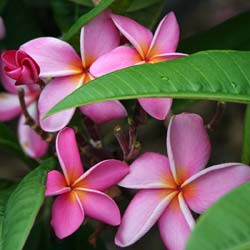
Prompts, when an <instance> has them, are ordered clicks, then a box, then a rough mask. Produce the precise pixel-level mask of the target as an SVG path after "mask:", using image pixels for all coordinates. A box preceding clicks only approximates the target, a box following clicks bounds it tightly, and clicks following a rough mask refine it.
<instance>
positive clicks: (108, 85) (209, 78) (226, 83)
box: [47, 51, 250, 115]
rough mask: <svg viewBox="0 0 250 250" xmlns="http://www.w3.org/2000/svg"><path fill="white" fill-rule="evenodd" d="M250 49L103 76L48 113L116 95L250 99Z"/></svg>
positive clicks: (194, 57) (199, 55)
mask: <svg viewBox="0 0 250 250" xmlns="http://www.w3.org/2000/svg"><path fill="white" fill-rule="evenodd" d="M249 86H250V52H237V51H204V52H200V53H197V54H194V55H191V56H188V57H185V58H181V59H178V60H172V61H167V62H162V63H158V64H144V65H138V66H134V67H130V68H126V69H123V70H120V71H116V72H114V73H111V74H108V75H105V76H102V77H100V78H98V79H96V80H93V81H91V82H90V83H89V84H87V85H84V86H82V87H81V88H79V89H77V90H76V91H75V92H73V93H72V94H71V95H69V96H68V97H66V98H65V99H64V100H62V101H61V102H60V103H59V104H57V105H56V106H55V107H53V108H52V109H51V110H50V111H49V112H48V113H47V115H51V114H54V113H56V112H59V111H61V110H65V109H69V108H72V107H79V106H82V105H86V104H90V103H95V102H100V101H106V100H115V99H133V98H139V97H173V98H184V99H199V100H203V99H206V100H218V101H231V102H246V103H247V102H250V87H249Z"/></svg>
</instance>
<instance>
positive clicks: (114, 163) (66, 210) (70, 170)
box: [46, 128, 129, 239]
mask: <svg viewBox="0 0 250 250" xmlns="http://www.w3.org/2000/svg"><path fill="white" fill-rule="evenodd" d="M56 151H57V155H58V158H59V162H60V165H61V168H62V171H63V174H62V173H61V172H59V171H57V170H53V171H50V172H49V173H48V177H47V184H46V195H47V196H51V195H58V197H57V198H56V200H55V202H54V203H53V207H52V219H51V225H52V227H53V228H54V230H55V233H56V235H57V237H58V238H60V239H62V238H65V237H67V236H68V235H70V234H72V233H73V232H75V231H76V230H77V229H78V228H79V227H80V225H81V224H82V222H83V220H84V217H85V216H89V217H92V218H94V219H97V220H99V221H102V222H104V223H106V224H110V225H113V226H117V225H119V224H120V211H119V208H118V207H117V205H116V203H115V202H114V201H113V200H112V199H111V198H110V197H109V196H108V195H106V194H105V193H103V191H105V190H107V189H108V188H110V187H112V186H113V185H115V184H117V183H118V182H119V181H121V179H122V178H124V176H125V175H127V174H128V172H129V167H128V165H127V164H126V163H124V162H121V161H118V160H104V161H102V162H99V163H98V164H96V165H95V166H93V167H92V168H91V169H89V170H88V171H87V172H85V173H84V171H83V166H82V163H81V159H80V154H79V151H78V148H77V143H76V138H75V134H74V130H73V129H71V128H64V129H63V130H61V131H60V132H59V133H58V135H57V140H56Z"/></svg>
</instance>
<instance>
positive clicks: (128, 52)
mask: <svg viewBox="0 0 250 250" xmlns="http://www.w3.org/2000/svg"><path fill="white" fill-rule="evenodd" d="M111 17H112V20H113V22H114V23H115V25H116V27H117V28H118V29H119V30H120V32H121V33H122V35H124V36H125V37H126V38H127V39H128V41H129V42H130V43H131V44H132V45H133V46H134V48H130V47H128V46H120V47H118V48H115V49H114V50H112V51H111V52H110V53H108V54H106V55H103V56H102V57H100V58H99V59H98V60H97V61H96V62H95V63H94V64H93V65H92V67H91V69H90V72H91V73H92V74H94V75H96V76H100V75H103V74H106V73H109V72H111V71H114V70H118V69H122V68H125V67H128V66H132V65H136V64H142V63H157V62H163V61H167V60H172V59H176V58H180V57H183V56H185V54H182V53H176V52H175V51H176V49H177V45H178V42H179V36H180V31H179V25H178V23H177V20H176V17H175V15H174V13H173V12H170V13H169V14H168V15H166V16H165V17H164V18H163V19H162V21H161V22H160V24H159V26H158V27H157V29H156V32H155V34H154V36H153V34H152V32H151V31H150V30H149V29H147V28H145V27H144V26H142V25H140V24H139V23H137V22H135V21H134V20H132V19H130V18H128V17H124V16H119V15H114V14H112V15H111ZM138 101H139V103H140V105H141V106H142V108H143V109H144V110H145V111H146V112H147V113H148V114H149V115H151V116H152V117H154V118H155V119H159V120H164V119H165V118H166V116H167V114H168V112H169V109H170V107H171V104H172V99H170V98H140V99H139V100H138Z"/></svg>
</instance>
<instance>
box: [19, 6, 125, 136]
mask: <svg viewBox="0 0 250 250" xmlns="http://www.w3.org/2000/svg"><path fill="white" fill-rule="evenodd" d="M110 12H111V11H110V10H105V11H104V12H102V13H101V14H100V15H99V16H97V17H96V18H94V19H93V20H92V21H91V22H89V23H88V24H87V25H85V26H84V27H83V28H82V29H81V35H80V48H81V58H80V57H79V56H78V54H77V53H76V52H75V50H74V49H73V47H72V46H71V45H69V44H68V43H66V42H63V41H61V40H59V39H56V38H52V37H43V38H37V39H34V40H31V41H29V42H28V43H26V44H24V45H22V46H21V49H22V50H23V51H25V52H27V53H28V54H29V55H31V56H32V57H33V58H34V59H35V60H36V61H37V62H38V64H39V66H40V68H41V73H40V76H41V77H53V78H54V79H53V80H52V81H51V82H49V84H48V85H47V86H46V87H45V89H44V90H43V92H42V94H41V96H40V98H39V105H38V107H39V113H40V123H41V126H42V128H43V129H44V130H46V131H50V132H55V131H58V130H60V129H62V128H64V127H65V126H66V125H67V124H68V123H69V121H70V120H71V118H72V116H73V114H74V111H75V109H70V110H66V111H62V112H60V113H58V114H55V115H52V116H50V117H48V118H46V119H44V115H45V114H46V113H47V111H49V110H50V109H51V108H52V107H53V106H54V105H56V104H57V103H58V102H59V101H61V100H62V99H63V98H65V97H66V96H67V95H69V94H70V93H72V92H73V91H74V90H76V89H77V88H79V87H80V86H82V85H84V84H86V83H88V82H89V81H91V80H93V79H94V78H95V77H96V76H95V75H93V74H92V73H91V70H90V68H91V65H92V64H93V63H94V62H95V60H96V59H97V58H98V57H101V56H102V55H104V54H105V53H107V52H109V51H111V50H112V49H114V48H116V47H117V46H118V45H119V42H120V35H119V31H118V29H117V28H116V27H115V25H114V23H113V22H112V20H111V18H110ZM103 41H105V42H103ZM81 111H82V112H83V113H84V114H85V115H86V116H88V117H89V118H90V119H91V120H93V121H94V122H95V123H103V122H107V121H110V120H113V119H119V118H123V117H125V116H127V112H126V110H125V108H124V107H123V106H122V104H121V103H120V102H119V101H109V102H103V103H97V104H91V105H86V106H84V107H81Z"/></svg>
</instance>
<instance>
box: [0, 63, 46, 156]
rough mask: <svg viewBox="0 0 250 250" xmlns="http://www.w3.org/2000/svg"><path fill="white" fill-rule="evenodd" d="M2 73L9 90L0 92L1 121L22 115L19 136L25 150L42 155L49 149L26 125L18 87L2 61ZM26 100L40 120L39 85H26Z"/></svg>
mask: <svg viewBox="0 0 250 250" xmlns="http://www.w3.org/2000/svg"><path fill="white" fill-rule="evenodd" d="M0 66H1V68H0V73H1V74H0V75H1V82H2V84H3V87H4V88H5V89H6V91H7V92H2V93H0V121H10V120H12V119H15V118H16V117H18V116H20V119H19V123H18V138H19V143H20V145H21V146H22V148H23V150H24V152H25V153H26V154H27V155H29V156H30V157H32V158H39V157H42V156H43V155H44V154H45V153H46V152H47V149H48V144H47V143H46V142H44V141H43V140H42V139H41V137H40V136H39V135H37V134H36V133H35V132H34V131H33V130H32V129H31V128H30V127H29V126H28V125H25V124H24V122H25V117H24V115H23V114H22V109H21V106H20V103H19V99H18V87H17V86H15V82H16V81H15V80H13V79H11V78H10V77H8V76H7V75H6V74H5V73H4V67H5V66H4V63H3V62H1V65H0ZM24 90H25V102H26V105H27V106H28V112H29V113H30V115H31V116H32V117H33V118H34V119H35V120H36V121H37V122H38V112H37V99H38V97H39V94H40V89H39V87H38V86H37V85H29V86H24Z"/></svg>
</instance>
